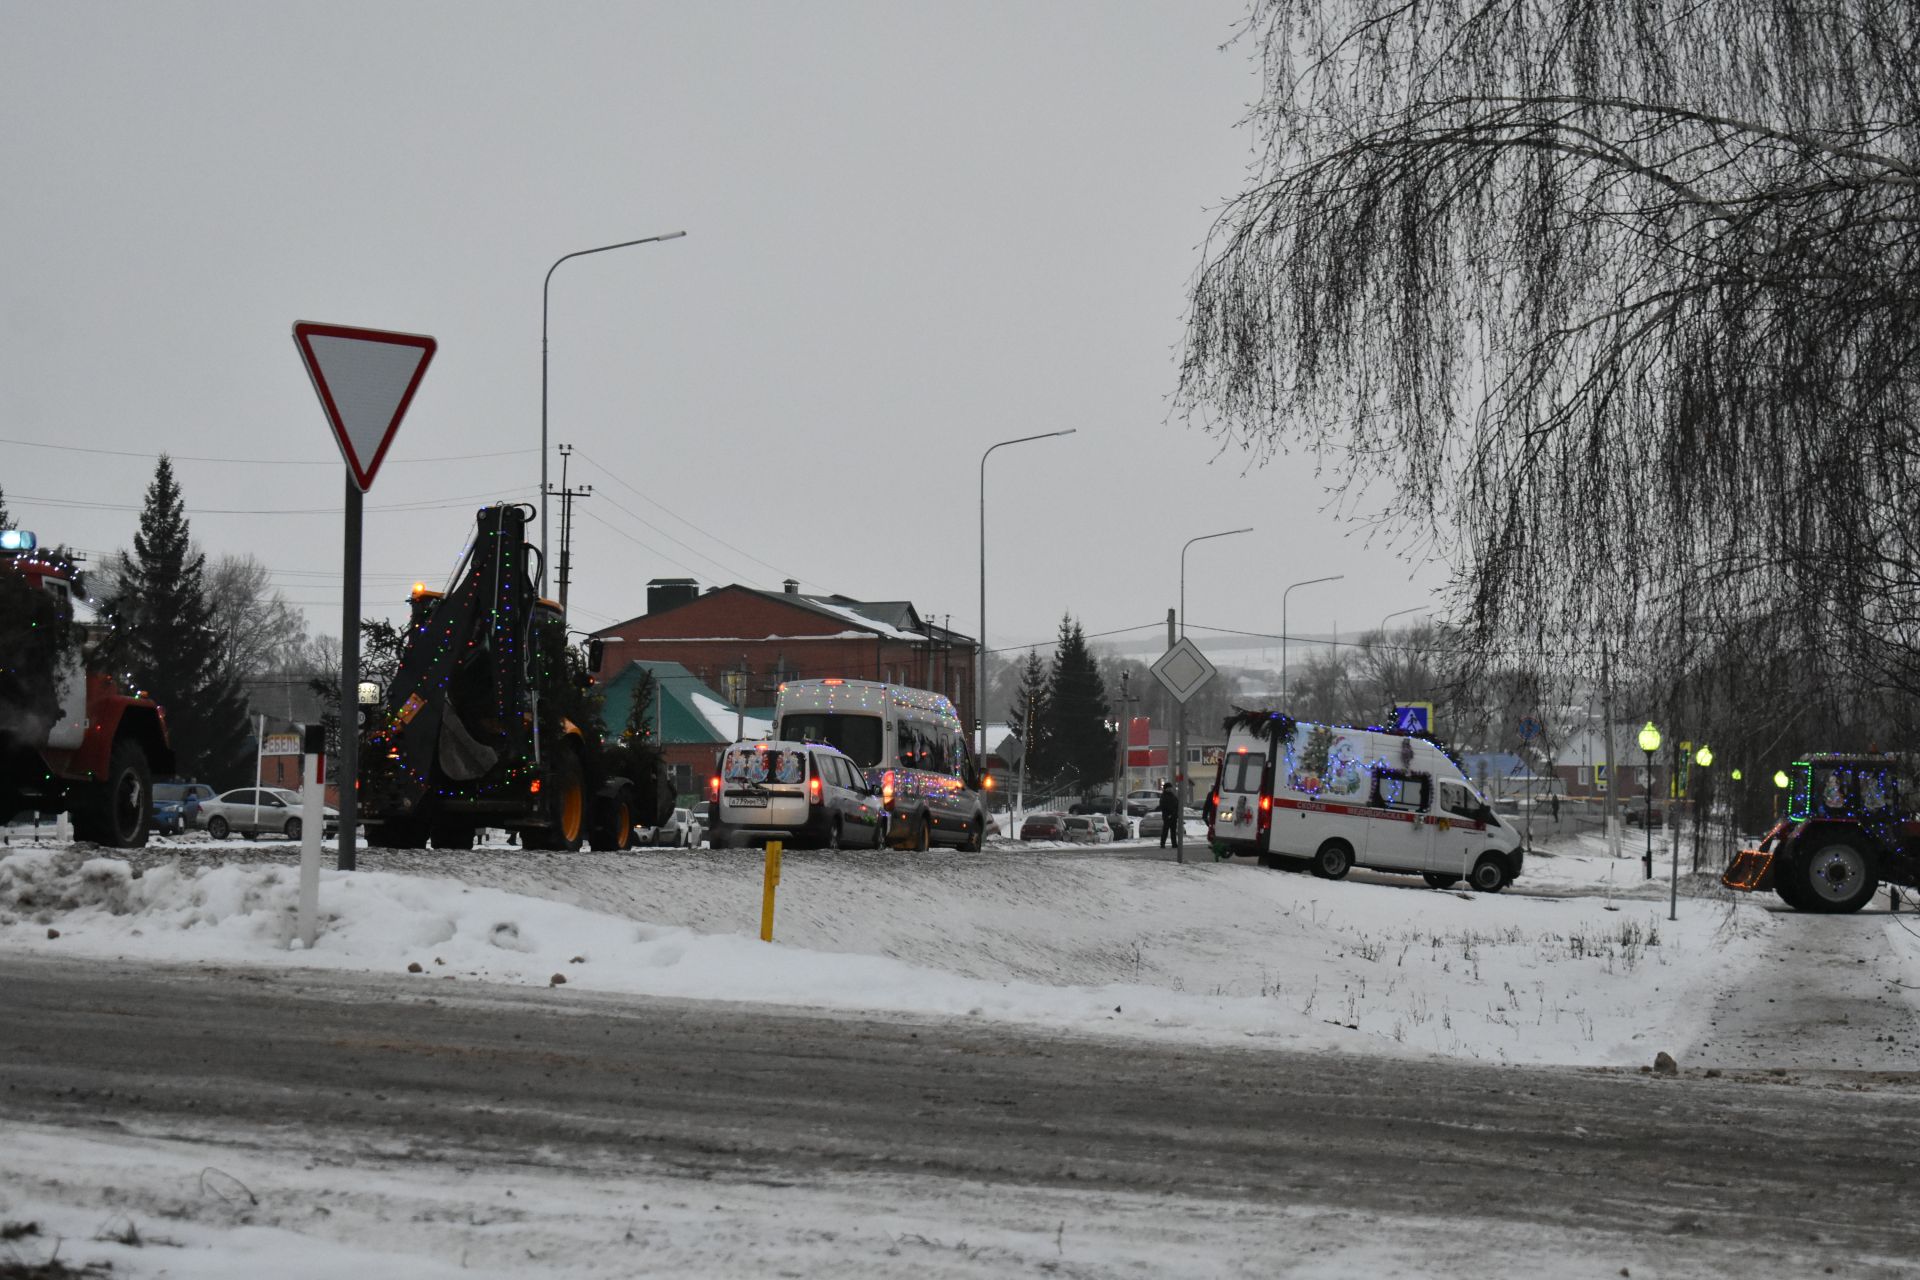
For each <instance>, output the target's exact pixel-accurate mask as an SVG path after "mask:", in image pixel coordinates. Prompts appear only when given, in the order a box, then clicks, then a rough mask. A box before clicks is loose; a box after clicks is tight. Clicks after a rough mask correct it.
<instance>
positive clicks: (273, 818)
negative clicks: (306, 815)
mask: <svg viewBox="0 0 1920 1280" xmlns="http://www.w3.org/2000/svg"><path fill="white" fill-rule="evenodd" d="M302 812H303V811H302V806H301V802H300V793H299V792H297V791H285V790H282V789H281V788H279V787H261V788H259V789H258V790H256V789H254V788H253V787H241V788H240V789H239V790H237V791H229V792H227V793H226V794H225V795H223V796H219V797H217V798H216V799H213V800H207V801H204V802H202V804H201V805H200V812H199V814H198V815H197V816H196V818H195V822H196V823H197V825H199V826H202V827H205V828H206V830H207V834H208V835H210V836H212V837H213V838H214V839H215V840H225V839H226V838H227V837H228V836H229V835H232V834H233V833H234V832H236V831H237V832H239V833H240V834H241V835H243V836H245V837H246V838H247V839H249V840H251V839H253V838H254V837H255V836H257V835H261V834H266V835H275V836H285V837H286V838H287V839H289V840H298V839H299V838H300V833H301V830H302V822H301V817H302ZM320 813H321V816H322V818H323V819H324V820H325V823H326V825H325V827H324V828H322V834H325V835H332V834H334V831H335V830H336V829H337V828H338V827H339V825H340V813H339V811H338V810H336V809H331V808H327V807H324V806H323V807H322V808H321V810H320Z"/></svg>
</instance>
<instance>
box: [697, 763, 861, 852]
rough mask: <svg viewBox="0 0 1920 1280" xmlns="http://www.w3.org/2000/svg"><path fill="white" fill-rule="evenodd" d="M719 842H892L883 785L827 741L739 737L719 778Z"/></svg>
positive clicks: (803, 845)
mask: <svg viewBox="0 0 1920 1280" xmlns="http://www.w3.org/2000/svg"><path fill="white" fill-rule="evenodd" d="M710 790H711V791H712V793H713V798H714V819H713V828H712V830H711V831H710V832H709V833H708V836H709V839H710V840H711V841H712V843H713V847H714V848H716V849H723V848H728V847H731V846H734V845H745V844H762V843H765V842H766V841H768V840H784V841H786V842H788V843H789V844H791V845H793V846H794V847H795V848H800V849H839V848H842V847H852V846H859V847H862V848H873V849H877V848H879V847H880V846H881V845H883V844H885V843H886V842H887V812H886V809H885V807H884V806H883V805H882V803H881V798H880V792H879V789H878V788H876V787H874V786H872V785H871V784H870V783H869V782H868V781H867V778H866V775H865V774H863V773H861V771H860V767H859V765H857V764H855V763H854V762H853V760H852V759H850V758H849V757H848V756H847V755H845V754H844V753H843V752H841V751H840V750H839V749H838V748H837V747H830V746H828V745H827V744H826V743H824V742H783V741H780V740H778V739H776V740H774V741H771V742H736V743H734V744H733V745H732V746H730V747H728V748H727V750H726V753H725V754H724V755H722V756H721V758H720V771H719V772H718V773H716V774H715V775H714V777H713V779H712V783H711V785H710Z"/></svg>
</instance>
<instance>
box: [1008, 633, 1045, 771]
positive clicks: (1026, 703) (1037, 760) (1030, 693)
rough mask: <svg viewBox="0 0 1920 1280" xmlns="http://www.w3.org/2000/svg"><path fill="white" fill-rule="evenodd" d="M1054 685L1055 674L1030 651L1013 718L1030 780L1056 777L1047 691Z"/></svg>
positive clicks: (1024, 665) (1016, 696) (1011, 711)
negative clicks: (1048, 737) (1049, 725)
mask: <svg viewBox="0 0 1920 1280" xmlns="http://www.w3.org/2000/svg"><path fill="white" fill-rule="evenodd" d="M1051 683H1052V673H1051V672H1049V671H1048V670H1047V664H1046V663H1044V662H1042V661H1040V654H1039V652H1038V651H1036V650H1033V649H1029V650H1027V660H1026V662H1024V663H1022V664H1021V667H1020V682H1019V684H1017V685H1016V686H1015V687H1014V693H1013V706H1012V708H1011V710H1010V716H1011V719H1012V723H1013V731H1014V732H1015V733H1016V734H1018V735H1019V737H1020V749H1021V751H1022V752H1024V753H1025V755H1026V760H1027V777H1028V779H1030V780H1031V779H1037V778H1048V777H1051V776H1053V771H1054V767H1055V764H1054V760H1053V751H1052V748H1051V744H1050V743H1049V742H1048V740H1047V730H1048V714H1047V689H1048V686H1049V685H1050V684H1051Z"/></svg>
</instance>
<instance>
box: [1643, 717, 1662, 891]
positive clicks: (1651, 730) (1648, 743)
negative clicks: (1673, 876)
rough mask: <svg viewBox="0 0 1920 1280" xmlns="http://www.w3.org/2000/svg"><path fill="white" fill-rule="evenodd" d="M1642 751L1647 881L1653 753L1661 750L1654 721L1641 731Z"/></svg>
mask: <svg viewBox="0 0 1920 1280" xmlns="http://www.w3.org/2000/svg"><path fill="white" fill-rule="evenodd" d="M1640 749H1641V750H1642V751H1644V752H1646V753H1647V856H1646V857H1645V858H1643V859H1642V860H1641V864H1642V865H1643V866H1644V867H1645V868H1646V871H1647V879H1649V880H1651V879H1653V753H1654V752H1656V751H1658V750H1659V749H1660V730H1658V729H1656V728H1655V727H1654V724H1653V721H1651V720H1649V721H1647V727H1646V728H1644V729H1642V730H1641V731H1640Z"/></svg>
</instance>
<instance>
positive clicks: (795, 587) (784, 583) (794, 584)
mask: <svg viewBox="0 0 1920 1280" xmlns="http://www.w3.org/2000/svg"><path fill="white" fill-rule="evenodd" d="M780 589H781V590H783V591H785V592H786V593H787V594H788V595H790V596H797V595H799V594H800V581H799V579H797V578H785V579H782V580H781V583H780Z"/></svg>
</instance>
